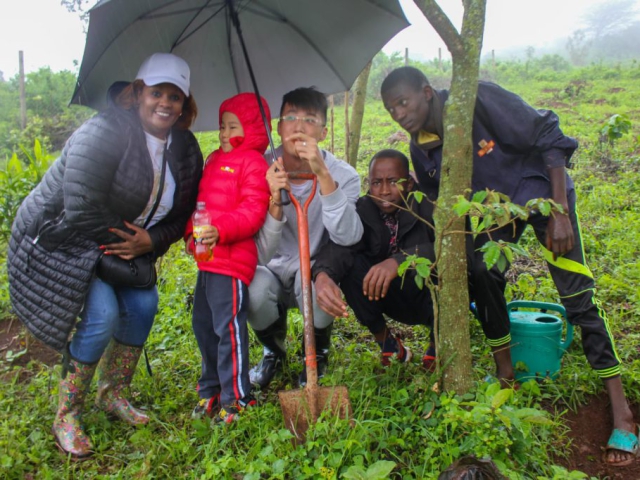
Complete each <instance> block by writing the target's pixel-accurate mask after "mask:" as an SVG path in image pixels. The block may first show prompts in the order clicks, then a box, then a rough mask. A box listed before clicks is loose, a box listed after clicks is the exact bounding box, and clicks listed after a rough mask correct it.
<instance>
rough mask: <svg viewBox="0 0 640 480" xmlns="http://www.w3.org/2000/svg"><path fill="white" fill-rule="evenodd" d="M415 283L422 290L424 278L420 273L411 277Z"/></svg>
mask: <svg viewBox="0 0 640 480" xmlns="http://www.w3.org/2000/svg"><path fill="white" fill-rule="evenodd" d="M413 278H414V280H415V282H416V285H417V286H418V288H419V289H420V290H422V288H423V287H424V278H422V277H421V276H420V275H416V276H415V277H413Z"/></svg>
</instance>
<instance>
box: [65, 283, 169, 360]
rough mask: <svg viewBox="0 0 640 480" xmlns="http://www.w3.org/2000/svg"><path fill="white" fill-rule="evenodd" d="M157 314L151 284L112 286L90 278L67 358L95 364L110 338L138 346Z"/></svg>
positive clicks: (156, 291)
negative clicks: (139, 286)
mask: <svg viewBox="0 0 640 480" xmlns="http://www.w3.org/2000/svg"><path fill="white" fill-rule="evenodd" d="M157 311H158V290H157V288H156V287H155V285H154V286H153V287H152V288H149V289H142V288H127V287H114V286H112V285H110V284H108V283H105V282H103V281H102V280H100V279H99V278H94V279H93V280H92V281H91V285H90V286H89V293H88V294H87V298H86V299H85V304H84V308H83V310H82V313H81V314H80V322H78V324H77V325H76V333H75V334H74V336H73V339H72V340H71V344H70V345H69V351H70V353H71V357H73V358H74V359H75V360H77V361H79V362H82V363H95V362H97V361H98V360H100V357H102V354H103V353H104V351H105V349H106V348H107V345H108V344H109V341H110V340H111V337H114V338H115V339H116V340H117V341H118V342H120V343H123V344H125V345H130V346H136V347H138V346H140V347H141V346H142V345H144V342H145V341H146V340H147V337H148V336H149V332H150V331H151V327H152V326H153V320H154V318H155V316H156V313H157Z"/></svg>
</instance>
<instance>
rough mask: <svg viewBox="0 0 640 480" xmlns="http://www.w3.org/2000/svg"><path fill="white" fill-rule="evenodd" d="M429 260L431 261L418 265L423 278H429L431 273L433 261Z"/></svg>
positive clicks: (417, 269) (417, 268)
mask: <svg viewBox="0 0 640 480" xmlns="http://www.w3.org/2000/svg"><path fill="white" fill-rule="evenodd" d="M425 260H426V259H425ZM427 261H428V260H427ZM428 262H429V263H426V262H424V263H419V264H417V265H416V272H418V275H420V276H421V277H423V278H428V277H429V275H431V261H428Z"/></svg>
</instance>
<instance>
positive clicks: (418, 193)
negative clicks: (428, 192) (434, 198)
mask: <svg viewBox="0 0 640 480" xmlns="http://www.w3.org/2000/svg"><path fill="white" fill-rule="evenodd" d="M413 198H415V199H416V202H418V203H422V200H423V199H424V193H422V192H421V191H419V190H418V191H415V192H413Z"/></svg>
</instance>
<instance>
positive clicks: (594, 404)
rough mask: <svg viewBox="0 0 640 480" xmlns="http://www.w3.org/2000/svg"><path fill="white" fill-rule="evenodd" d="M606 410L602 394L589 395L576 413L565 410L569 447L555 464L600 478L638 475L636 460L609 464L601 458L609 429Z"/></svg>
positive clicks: (638, 464) (605, 401) (606, 405)
mask: <svg viewBox="0 0 640 480" xmlns="http://www.w3.org/2000/svg"><path fill="white" fill-rule="evenodd" d="M632 410H633V411H634V412H636V411H638V409H637V407H636V406H632ZM609 412H610V409H609V399H608V397H607V396H606V395H605V394H602V395H599V396H595V397H590V398H589V401H588V403H587V404H586V405H583V406H581V407H580V408H579V409H578V411H577V412H571V411H570V412H569V413H567V414H566V415H565V416H564V421H565V423H566V425H567V426H568V427H569V428H570V431H569V432H568V434H567V435H568V437H569V439H570V440H571V447H570V450H569V452H568V455H567V458H556V459H554V463H556V464H558V465H562V466H564V467H565V468H567V469H568V470H580V471H581V472H584V473H586V474H587V475H589V476H592V477H596V478H600V479H607V480H614V479H621V480H622V479H625V480H630V479H636V478H640V461H637V460H636V462H635V463H633V464H631V465H629V466H627V467H612V466H609V465H606V464H605V463H603V461H602V452H603V451H604V446H605V445H606V444H607V440H608V439H609V435H611V429H612V423H611V416H610V413H609Z"/></svg>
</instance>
